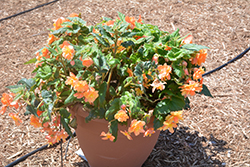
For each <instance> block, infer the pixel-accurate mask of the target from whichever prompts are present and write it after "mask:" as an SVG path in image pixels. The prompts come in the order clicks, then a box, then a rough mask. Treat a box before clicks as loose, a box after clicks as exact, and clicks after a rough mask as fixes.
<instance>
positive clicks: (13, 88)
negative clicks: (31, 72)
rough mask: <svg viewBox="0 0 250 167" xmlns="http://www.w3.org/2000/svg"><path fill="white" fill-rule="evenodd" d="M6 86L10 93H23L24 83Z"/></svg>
mask: <svg viewBox="0 0 250 167" xmlns="http://www.w3.org/2000/svg"><path fill="white" fill-rule="evenodd" d="M7 88H8V89H9V90H10V91H11V92H12V93H15V94H17V93H23V92H24V90H25V86H24V85H11V86H7Z"/></svg>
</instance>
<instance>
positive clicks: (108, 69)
mask: <svg viewBox="0 0 250 167" xmlns="http://www.w3.org/2000/svg"><path fill="white" fill-rule="evenodd" d="M118 16H119V17H118V18H116V19H110V18H106V17H104V18H103V20H102V21H101V22H100V23H98V24H96V25H95V26H87V24H86V22H85V21H83V20H82V19H81V15H80V14H71V15H70V16H69V17H67V18H62V17H61V18H59V19H58V20H56V21H55V23H54V27H53V28H52V29H51V30H50V31H51V32H50V34H49V38H48V41H47V44H45V45H44V47H42V48H41V49H40V50H38V51H37V52H36V53H35V54H36V57H34V58H33V59H31V60H30V61H28V62H26V64H31V63H34V64H35V65H34V67H35V70H34V71H33V73H35V75H34V77H33V78H30V79H26V78H23V79H21V80H20V81H19V82H18V83H17V85H13V86H8V89H9V90H10V92H11V93H4V94H3V95H2V98H1V102H2V108H1V110H0V113H1V114H4V113H5V112H6V110H7V107H13V108H15V109H18V107H19V106H24V104H25V105H26V112H25V113H24V114H25V115H30V124H31V125H33V126H34V127H39V128H41V129H42V132H44V133H45V134H46V139H47V140H48V142H49V143H56V142H58V141H59V140H61V139H63V140H65V138H66V137H67V133H68V134H69V135H72V129H71V127H73V128H76V127H77V124H76V121H77V120H75V118H73V117H72V116H71V114H70V112H69V111H68V109H67V108H68V107H69V106H72V105H74V104H76V103H82V105H83V107H84V108H88V109H89V115H88V117H87V118H86V121H87V122H88V121H91V120H92V119H105V120H107V121H108V124H107V131H106V132H102V133H101V134H100V136H101V137H100V138H101V139H103V140H107V139H109V140H111V141H115V140H116V138H117V135H125V136H127V138H128V139H129V140H133V138H132V137H131V134H132V133H134V135H135V136H138V135H139V134H141V133H143V134H144V136H145V137H147V136H151V135H152V134H153V133H155V131H156V130H167V129H168V130H169V131H170V132H173V128H175V127H177V123H178V122H179V120H182V110H183V109H184V108H185V107H188V106H189V100H188V97H189V96H193V95H195V94H196V93H200V94H205V95H208V96H211V94H210V92H209V90H208V89H207V87H206V86H205V85H204V84H203V83H202V82H203V79H202V74H203V73H204V71H205V68H203V67H202V66H201V65H202V63H204V62H205V59H206V57H207V50H206V49H208V48H207V47H206V46H202V45H197V44H193V43H192V38H193V37H192V35H186V36H184V37H181V36H180V34H179V30H176V31H175V32H173V33H169V32H167V31H162V30H160V29H159V28H158V27H157V26H155V25H151V24H145V23H144V22H143V21H142V19H141V16H139V18H138V19H135V18H134V17H128V16H125V15H124V14H122V13H119V12H118ZM21 111H22V110H21ZM18 115H19V112H18V111H17V110H16V112H15V113H9V116H10V117H11V118H13V119H14V121H15V123H16V124H17V125H19V124H20V123H22V120H21V119H20V118H19V117H18ZM150 119H153V123H154V127H153V128H149V127H148V126H147V124H148V123H149V120H150ZM118 124H122V125H123V126H127V127H128V128H127V131H120V130H119V129H118ZM65 131H66V132H67V133H66V132H65Z"/></svg>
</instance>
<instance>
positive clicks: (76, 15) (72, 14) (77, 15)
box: [69, 13, 79, 17]
mask: <svg viewBox="0 0 250 167" xmlns="http://www.w3.org/2000/svg"><path fill="white" fill-rule="evenodd" d="M69 17H79V14H77V13H71V14H70V15H69Z"/></svg>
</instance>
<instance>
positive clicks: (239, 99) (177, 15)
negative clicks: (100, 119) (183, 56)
mask: <svg viewBox="0 0 250 167" xmlns="http://www.w3.org/2000/svg"><path fill="white" fill-rule="evenodd" d="M48 1H49V0H1V1H0V18H4V17H7V16H9V15H12V14H15V13H18V12H21V11H23V10H26V9H30V8H32V7H35V6H37V5H39V4H42V3H45V2H48ZM117 11H120V12H122V13H124V14H126V15H129V16H136V17H138V16H139V14H141V15H142V18H143V20H144V21H145V22H146V23H151V24H155V25H158V26H159V27H160V28H161V29H163V30H167V31H169V32H173V31H174V30H175V29H177V28H179V29H180V32H181V34H182V35H186V34H188V33H191V34H193V36H194V42H195V43H198V44H202V45H206V46H209V47H210V48H211V49H210V50H209V54H208V57H207V61H206V63H205V64H204V65H205V66H206V67H207V70H208V71H209V70H212V69H214V68H215V67H217V66H219V65H221V64H223V63H225V62H227V61H228V60H230V59H232V58H233V57H235V56H236V55H238V54H239V53H241V52H242V51H243V50H245V49H246V48H248V47H249V46H250V1H249V0H130V1H126V0H123V1H122V0H116V1H110V0H60V1H58V2H56V3H54V4H51V5H48V6H45V7H42V8H39V9H37V10H33V11H31V12H29V13H26V14H23V15H20V16H17V17H15V18H12V19H9V20H6V21H2V22H0V94H2V93H3V92H5V91H6V90H7V89H6V88H5V86H8V85H10V84H14V83H16V82H17V81H18V80H19V79H21V78H22V77H26V78H28V77H30V76H31V75H32V74H31V71H32V70H33V69H34V66H33V65H28V66H27V65H24V64H23V63H24V62H26V61H27V60H29V59H31V58H33V57H34V52H35V51H36V50H38V49H40V48H41V47H42V46H43V45H44V44H45V43H46V40H47V37H48V31H47V29H48V28H51V27H52V24H53V20H55V19H57V18H59V17H61V16H62V17H67V16H68V15H69V14H70V13H73V12H75V13H82V17H83V19H84V20H86V21H87V22H88V24H95V23H96V22H97V21H99V19H100V18H101V17H102V16H106V17H110V18H116V17H117ZM249 55H250V54H249V53H248V54H247V55H246V56H245V57H243V58H242V59H240V60H238V61H237V62H235V63H233V64H230V65H229V66H227V67H226V68H223V69H222V70H220V71H218V72H216V73H214V74H212V75H210V76H208V77H206V78H204V83H205V84H206V85H207V86H208V87H209V88H210V90H211V93H212V94H213V96H214V98H209V97H204V96H201V95H198V96H196V97H192V98H191V109H190V110H187V111H185V115H184V118H185V120H184V121H182V123H181V124H180V126H179V128H178V130H177V132H176V133H175V134H174V135H173V136H170V135H169V134H168V132H162V133H161V135H160V137H159V140H158V142H157V144H156V146H155V148H154V150H153V152H152V153H151V155H150V156H149V158H148V159H147V161H146V162H145V164H144V165H143V167H155V166H164V167H165V166H170V167H190V166H193V167H198V166H199V167H201V166H202V167H204V166H208V167H210V166H250V124H249V122H250V89H249V88H250V56H249ZM22 119H24V120H28V118H27V117H24V116H22ZM27 122H28V121H27ZM45 144H46V141H45V140H44V136H43V135H42V134H41V133H40V131H39V130H38V129H35V128H33V127H32V126H30V125H29V124H28V123H24V124H23V125H21V126H20V127H16V126H15V125H14V123H13V121H12V120H11V119H10V118H9V117H8V115H7V114H5V115H0V150H1V151H0V166H5V165H7V164H8V163H10V162H12V161H14V160H15V159H17V158H18V157H21V156H23V155H25V154H27V153H28V152H30V151H33V150H35V149H36V148H38V147H40V146H42V145H45ZM65 147H66V144H63V150H65ZM78 148H79V146H78V143H77V140H76V139H73V141H72V142H71V143H70V145H69V151H68V157H67V159H66V160H64V161H63V163H64V166H87V163H85V162H84V161H83V160H81V159H80V158H79V157H78V156H77V155H76V154H75V153H74V152H75V151H76V150H78ZM17 166H21V167H23V166H32V167H34V166H52V167H53V166H60V147H59V146H58V147H56V148H52V149H48V150H45V151H42V152H39V153H36V154H35V155H33V156H31V157H29V158H28V159H27V160H25V161H23V162H21V163H20V164H19V165H17Z"/></svg>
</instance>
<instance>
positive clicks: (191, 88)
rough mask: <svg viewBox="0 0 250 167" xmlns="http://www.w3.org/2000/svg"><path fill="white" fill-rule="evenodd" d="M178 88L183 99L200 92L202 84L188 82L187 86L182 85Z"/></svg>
mask: <svg viewBox="0 0 250 167" xmlns="http://www.w3.org/2000/svg"><path fill="white" fill-rule="evenodd" d="M179 88H181V92H182V93H181V94H182V95H183V96H185V97H187V96H188V95H191V96H193V95H195V92H200V91H201V90H202V84H201V83H199V82H195V81H192V80H190V81H189V84H184V85H182V86H180V87H179Z"/></svg>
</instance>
